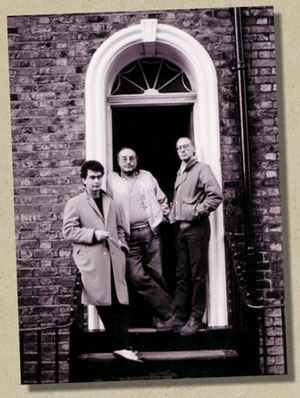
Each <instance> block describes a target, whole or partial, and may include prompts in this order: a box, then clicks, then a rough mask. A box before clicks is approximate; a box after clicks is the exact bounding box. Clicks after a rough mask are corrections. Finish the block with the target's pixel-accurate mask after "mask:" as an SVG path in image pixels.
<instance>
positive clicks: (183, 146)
mask: <svg viewBox="0 0 300 398" xmlns="http://www.w3.org/2000/svg"><path fill="white" fill-rule="evenodd" d="M190 146H191V144H184V145H180V146H178V147H177V148H176V151H182V150H183V149H188V148H189V147H190Z"/></svg>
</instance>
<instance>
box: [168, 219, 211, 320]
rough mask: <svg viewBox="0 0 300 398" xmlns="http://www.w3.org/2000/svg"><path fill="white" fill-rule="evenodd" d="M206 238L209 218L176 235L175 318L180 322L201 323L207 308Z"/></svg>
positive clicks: (207, 238) (207, 239)
mask: <svg viewBox="0 0 300 398" xmlns="http://www.w3.org/2000/svg"><path fill="white" fill-rule="evenodd" d="M209 238H210V225H209V220H208V217H203V218H201V219H200V220H197V221H196V222H193V223H192V224H191V225H190V226H188V227H186V228H184V229H180V228H179V231H178V235H177V244H176V251H177V268H176V290H175V315H176V316H177V317H178V318H179V319H181V320H183V321H186V320H187V319H188V318H189V316H193V317H194V318H195V319H196V320H198V321H202V317H203V313H204V311H205V307H206V274H207V269H208V243H209Z"/></svg>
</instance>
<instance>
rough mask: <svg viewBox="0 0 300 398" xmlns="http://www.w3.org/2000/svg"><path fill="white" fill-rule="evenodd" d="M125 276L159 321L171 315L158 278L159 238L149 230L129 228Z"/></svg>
mask: <svg viewBox="0 0 300 398" xmlns="http://www.w3.org/2000/svg"><path fill="white" fill-rule="evenodd" d="M128 246H129V254H128V257H127V277H128V281H129V283H130V284H131V285H132V286H133V288H134V290H135V291H136V292H137V293H138V294H140V295H141V296H142V297H143V298H144V300H145V301H146V302H147V304H148V305H149V306H150V307H151V309H152V310H153V311H154V312H155V314H156V315H157V316H158V317H159V318H161V319H162V320H165V319H168V318H169V317H170V316H171V315H172V310H173V300H172V298H171V296H170V295H169V294H168V293H167V285H166V281H165V279H164V277H163V275H162V264H161V252H160V237H159V235H155V234H154V233H153V232H152V230H151V228H150V227H142V228H135V229H132V230H131V232H130V238H129V241H128Z"/></svg>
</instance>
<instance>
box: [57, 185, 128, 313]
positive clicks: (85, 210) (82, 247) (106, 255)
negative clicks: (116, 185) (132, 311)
mask: <svg viewBox="0 0 300 398" xmlns="http://www.w3.org/2000/svg"><path fill="white" fill-rule="evenodd" d="M102 201H103V213H104V217H103V216H102V214H101V212H100V211H99V209H98V206H97V204H96V203H95V201H94V199H93V198H92V197H91V196H90V195H89V194H88V192H84V193H82V194H79V195H77V196H75V197H74V198H72V199H70V200H69V201H68V202H67V204H66V207H65V210H64V215H63V236H64V237H65V238H66V239H68V240H70V241H71V242H72V245H73V258H74V261H75V264H76V266H77V268H78V269H79V271H80V272H81V277H82V284H83V291H82V303H83V304H86V305H88V304H91V305H105V306H106V305H111V278H112V272H113V276H114V282H115V287H116V293H117V297H118V300H119V302H120V303H121V304H125V305H127V304H128V289H127V283H126V279H125V272H126V256H125V253H124V251H123V250H122V249H121V248H122V247H125V248H126V249H127V244H126V241H125V234H124V231H123V229H122V226H121V225H119V222H118V220H119V216H118V212H117V208H116V205H115V203H114V202H113V200H112V199H111V198H110V197H109V196H108V195H107V194H106V193H105V192H104V191H102ZM96 229H101V230H106V231H108V232H109V233H110V238H109V239H107V240H105V241H101V242H95V241H94V239H93V238H94V231H95V230H96Z"/></svg>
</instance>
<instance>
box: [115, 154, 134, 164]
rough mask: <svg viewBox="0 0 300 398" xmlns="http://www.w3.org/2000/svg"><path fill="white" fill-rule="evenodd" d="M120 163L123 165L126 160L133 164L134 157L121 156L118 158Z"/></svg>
mask: <svg viewBox="0 0 300 398" xmlns="http://www.w3.org/2000/svg"><path fill="white" fill-rule="evenodd" d="M119 160H120V162H122V163H125V162H127V160H129V162H133V161H134V160H136V157H135V156H121V157H120V158H119Z"/></svg>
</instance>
